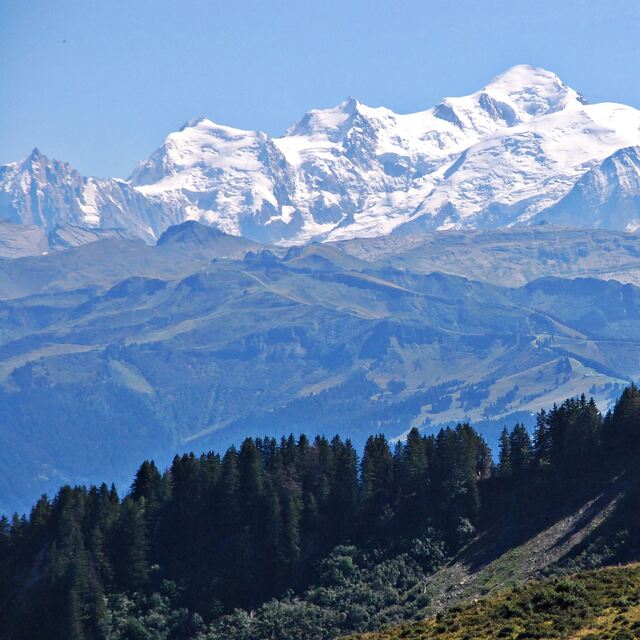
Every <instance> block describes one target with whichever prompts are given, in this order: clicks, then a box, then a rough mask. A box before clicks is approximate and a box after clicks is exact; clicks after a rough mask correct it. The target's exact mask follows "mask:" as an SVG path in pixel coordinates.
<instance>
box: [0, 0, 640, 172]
mask: <svg viewBox="0 0 640 640" xmlns="http://www.w3.org/2000/svg"><path fill="white" fill-rule="evenodd" d="M638 33H640V2H638V1H637V0H623V1H622V0H608V1H606V2H605V1H600V0H580V1H572V0H554V1H547V0H536V2H532V1H527V2H524V1H519V0H511V1H509V2H503V1H500V0H475V1H472V0H456V1H455V2H451V1H444V0H443V1H427V0H423V1H421V2H413V1H401V0H398V1H397V2H391V1H390V0H386V1H385V2H378V1H374V0H370V1H368V2H351V1H349V0H335V1H334V0H323V1H322V2H286V1H277V0H268V1H263V2H257V1H256V2H243V1H241V0H236V1H234V2H214V1H210V2H204V1H196V0H173V1H171V2H165V1H162V0H155V1H151V0H127V1H126V2H123V1H120V0H103V1H98V0H77V1H74V2H71V1H65V0H58V1H56V2H52V1H51V0H42V1H41V0H29V1H28V2H25V1H23V0H0V47H1V55H0V163H3V162H9V161H12V160H17V159H20V158H22V157H24V156H26V155H27V154H28V152H29V151H30V150H31V149H32V148H33V147H34V146H38V147H39V148H40V149H41V150H42V151H44V152H45V153H47V154H49V155H51V156H54V157H56V158H59V159H62V160H67V161H69V162H71V163H72V164H73V165H74V166H75V167H76V168H78V169H79V170H80V171H81V172H83V173H86V174H92V175H99V176H111V175H115V176H126V175H128V174H129V173H130V171H131V170H132V169H133V167H134V166H135V164H136V163H137V162H138V161H139V160H140V159H142V158H145V157H146V156H147V155H149V154H150V153H151V152H152V151H153V150H154V149H155V148H156V147H157V146H158V145H159V144H160V143H161V142H162V140H163V138H164V137H165V136H166V134H167V133H169V132H170V131H172V130H175V129H177V128H178V127H180V126H181V125H182V124H183V123H184V122H185V121H187V120H189V119H190V118H193V117H196V116H202V115H206V116H208V117H210V118H212V119H213V120H215V121H217V122H221V123H223V124H230V125H233V126H237V127H240V128H247V129H260V130H263V131H267V132H269V133H271V134H274V135H277V134H280V133H281V132H283V131H284V130H285V129H286V128H287V127H288V126H289V125H290V124H292V123H293V122H294V121H296V120H297V119H298V118H299V117H300V116H301V115H302V114H303V113H304V112H305V111H306V110H308V109H311V108H315V107H328V106H333V105H335V104H337V103H338V102H340V101H341V100H342V99H344V98H345V97H346V96H349V95H353V96H356V97H357V98H359V99H360V100H361V101H362V102H364V103H366V104H370V105H372V106H377V105H381V104H383V105H385V106H388V107H390V108H392V109H394V110H396V111H399V112H410V111H417V110H419V109H424V108H427V107H429V106H431V105H432V104H434V103H435V102H437V101H438V100H439V99H441V98H442V97H443V96H446V95H463V94H465V93H469V92H471V91H474V90H476V89H478V88H480V87H481V86H482V85H484V84H485V83H486V82H488V81H489V80H490V79H491V78H492V77H493V76H495V75H496V74H498V73H500V72H501V71H503V70H505V69H506V68H508V67H510V66H512V65H514V64H518V63H523V62H526V63H530V64H534V65H537V66H542V67H546V68H548V69H551V70H552V71H555V72H556V73H557V74H558V75H559V76H560V77H561V78H562V79H563V80H564V81H565V82H567V83H568V84H570V85H571V86H573V87H574V88H576V89H577V90H579V91H580V92H581V93H583V94H584V95H585V96H586V97H587V98H588V99H589V100H590V101H593V102H597V101H603V100H609V101H616V102H626V103H628V104H632V105H634V106H640V82H639V81H638V80H639V73H638V69H639V68H640V38H639V37H638Z"/></svg>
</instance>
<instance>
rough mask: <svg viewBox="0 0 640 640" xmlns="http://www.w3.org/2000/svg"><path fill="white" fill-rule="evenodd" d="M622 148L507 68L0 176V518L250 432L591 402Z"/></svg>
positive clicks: (616, 277)
mask: <svg viewBox="0 0 640 640" xmlns="http://www.w3.org/2000/svg"><path fill="white" fill-rule="evenodd" d="M636 145H640V111H638V110H636V109H634V108H632V107H628V106H624V105H617V104H609V103H607V104H595V105H590V104H588V103H587V102H586V101H585V100H584V99H583V98H582V97H581V96H580V95H579V94H578V93H577V92H576V91H574V90H573V89H571V88H569V87H567V86H566V85H565V84H564V83H562V81H560V80H559V79H558V78H557V76H555V75H554V74H552V73H550V72H548V71H545V70H542V69H536V68H533V67H529V66H518V67H514V68H512V69H510V70H509V71H507V72H506V73H504V74H502V75H501V76H498V77H497V78H496V79H495V80H493V81H492V82H491V83H490V84H488V85H487V86H486V87H484V88H483V89H482V90H480V91H478V92H477V93H474V94H472V95H470V96H466V97H462V98H447V99H445V100H443V101H442V102H441V103H440V104H438V105H437V106H435V107H434V108H432V109H429V110H427V111H423V112H420V113H416V114H408V115H399V114H395V113H393V112H391V111H389V110H388V109H385V108H370V107H366V106H364V105H362V104H361V103H359V102H358V101H357V100H354V99H349V100H347V101H345V102H343V103H342V104H340V105H339V106H338V107H336V108H334V109H325V110H315V111H311V112H309V113H308V114H306V115H305V116H304V117H303V118H302V119H301V120H300V121H299V122H298V123H296V124H295V125H293V126H292V127H291V128H290V129H289V130H288V131H287V133H286V134H285V135H284V136H282V137H280V138H271V137H269V136H268V135H266V134H264V133H258V132H248V131H241V130H238V129H232V128H229V127H224V126H220V125H216V124H214V123H213V122H211V121H210V120H207V119H200V120H194V121H192V122H189V123H187V125H185V126H184V127H183V128H182V129H181V130H180V131H178V132H175V133H172V134H170V135H169V136H168V137H167V139H166V140H165V142H164V143H163V144H162V146H161V147H160V148H159V149H158V150H157V151H155V152H154V153H153V154H152V155H151V156H150V157H149V159H148V160H146V161H144V162H142V163H140V165H139V166H138V167H137V168H136V169H135V170H134V172H133V173H132V175H131V176H130V178H129V179H128V180H120V179H98V178H87V177H84V176H81V175H80V174H79V173H78V172H76V171H75V170H74V169H73V168H72V167H70V166H69V165H68V164H66V163H64V162H59V161H56V160H51V159H50V158H48V157H46V156H45V155H43V154H41V153H40V152H39V151H37V150H34V152H33V153H32V154H31V155H30V156H29V157H28V158H27V159H26V160H24V161H22V162H19V163H14V164H10V165H6V166H4V167H0V220H1V221H0V319H1V320H0V406H1V407H2V409H1V410H0V512H1V511H7V510H10V509H13V508H23V507H25V506H26V505H28V504H30V503H31V502H32V501H33V499H34V498H35V497H36V496H37V495H38V494H39V493H40V492H42V491H52V490H54V489H55V488H56V487H57V486H58V485H59V484H60V483H61V482H66V481H69V482H84V481H87V482H89V481H97V480H102V479H104V478H113V479H114V480H118V481H121V480H123V479H126V478H128V477H129V474H130V473H131V471H132V470H133V469H134V467H135V466H136V465H137V464H139V462H140V460H141V459H144V458H148V457H156V458H157V459H158V461H159V463H161V464H164V463H166V462H167V461H168V460H169V459H170V456H171V455H172V454H173V453H174V452H176V451H183V450H187V449H189V450H191V449H196V450H204V449H208V448H211V447H213V448H216V449H219V448H221V447H223V446H227V445H229V444H231V443H234V442H238V441H239V440H240V439H241V438H242V437H244V436H245V435H262V434H270V435H277V434H281V433H288V432H290V431H294V432H296V431H302V430H304V431H307V432H310V433H316V432H317V433H327V434H331V433H334V432H340V433H342V434H344V435H347V436H350V437H352V438H353V439H354V441H355V442H356V443H357V444H361V443H362V442H363V440H364V438H365V437H366V436H367V435H369V434H370V433H374V432H379V431H383V432H385V433H387V434H388V435H390V436H399V435H401V434H402V433H404V432H406V431H407V429H409V428H410V427H411V426H418V427H420V428H422V429H426V430H429V429H433V428H436V426H437V425H440V424H446V423H451V422H455V421H458V420H464V419H468V420H472V421H473V422H474V423H475V424H476V425H477V426H478V427H479V428H480V429H481V430H482V431H483V433H484V434H485V435H486V436H487V438H488V439H489V440H490V442H492V443H494V442H495V437H496V434H497V433H498V430H499V429H500V428H501V427H502V425H503V424H504V423H505V422H508V423H513V421H515V420H523V421H525V422H527V423H530V422H531V421H532V419H533V414H534V412H535V411H537V410H538V409H539V408H541V407H544V406H548V405H550V404H552V403H553V402H555V401H560V400H562V399H564V398H566V397H567V396H571V395H573V394H577V393H581V392H587V393H590V394H592V395H594V396H595V398H596V400H597V401H598V403H599V405H600V407H601V408H603V409H605V408H606V407H607V406H608V404H609V402H610V401H611V399H612V398H614V397H616V396H617V394H618V393H619V391H620V389H621V387H622V386H623V385H625V384H626V383H628V382H629V381H630V380H633V379H637V378H638V376H639V374H640V365H639V364H638V363H639V362H640V338H638V336H639V335H640V289H639V288H637V287H638V286H639V285H640V259H639V257H640V236H639V235H637V234H636V233H634V232H635V231H636V229H637V228H638V226H639V224H640V223H639V221H640V214H639V213H638V202H639V197H640V173H639V171H640V159H639V157H638V146H636ZM201 223H202V224H201ZM320 241H321V242H320Z"/></svg>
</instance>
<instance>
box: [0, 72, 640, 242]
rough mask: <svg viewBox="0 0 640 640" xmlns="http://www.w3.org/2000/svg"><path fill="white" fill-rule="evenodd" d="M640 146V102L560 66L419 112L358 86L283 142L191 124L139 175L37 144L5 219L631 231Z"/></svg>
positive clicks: (314, 235) (317, 234)
mask: <svg viewBox="0 0 640 640" xmlns="http://www.w3.org/2000/svg"><path fill="white" fill-rule="evenodd" d="M638 147H640V111H638V110H637V109H635V108H633V107H630V106H626V105H621V104H614V103H601V104H588V103H587V102H586V101H585V99H584V98H583V97H582V96H581V95H580V94H579V93H578V92H577V91H575V90H574V89H572V88H571V87H568V86H567V85H565V84H564V83H563V82H562V81H561V80H560V79H559V78H558V76H556V75H555V74H554V73H551V72H550V71H546V70H544V69H540V68H536V67H532V66H528V65H518V66H515V67H513V68H511V69H509V70H508V71H506V72H505V73H503V74H501V75H499V76H497V77H496V78H494V79H493V80H492V81H491V82H490V83H489V84H488V85H486V86H485V87H484V88H482V89H481V90H480V91H477V92H476V93H473V94H471V95H468V96H463V97H457V98H445V99H444V100H442V101H441V102H440V103H439V104H437V105H436V106H434V107H432V108H431V109H427V110H426V111H420V112H418V113H411V114H398V113H394V112H393V111H391V110H389V109H387V108H384V107H376V108H374V107H368V106H366V105H364V104H362V103H361V102H359V101H358V100H356V99H355V98H348V99H347V100H345V101H344V102H342V103H340V104H339V105H337V106H336V107H334V108H330V109H315V110H312V111H309V112H308V113H306V114H305V115H304V116H303V117H302V118H301V119H300V120H299V121H298V122H297V123H295V124H294V125H293V126H292V127H290V128H289V129H288V131H287V132H286V133H285V135H283V136H281V137H276V138H272V137H270V136H269V135H268V134H266V133H262V132H257V131H244V130H241V129H235V128H232V127H229V126H223V125H220V124H216V123H214V122H212V121H211V120H209V119H207V118H201V119H197V120H192V121H189V122H188V123H187V124H185V125H184V126H183V127H182V129H180V130H179V131H176V132H174V133H171V134H169V135H168V136H167V138H166V139H165V141H164V142H163V144H162V145H161V146H160V148H159V149H157V150H156V151H155V152H153V153H152V154H151V156H150V157H149V158H148V159H147V160H145V161H143V162H141V163H140V164H139V165H138V167H137V168H136V169H135V170H134V171H133V173H132V174H131V176H130V177H129V179H128V180H115V179H114V180H98V179H94V178H85V177H82V176H80V175H79V174H78V173H77V172H75V171H74V170H73V169H72V168H71V167H69V165H67V164H65V163H61V162H57V161H53V160H50V159H48V158H46V157H45V156H43V155H42V154H40V153H39V152H38V153H37V155H36V156H34V154H35V152H34V154H32V156H30V157H29V158H28V159H27V160H26V161H24V162H22V163H13V164H10V165H6V166H4V167H0V218H8V219H10V220H12V221H14V222H24V223H31V224H37V225H40V226H42V227H44V228H46V229H47V230H49V229H50V228H54V227H57V226H61V225H62V226H64V225H66V224H73V225H82V226H88V227H97V228H113V227H122V228H125V229H127V231H129V232H132V233H134V234H136V235H138V236H139V237H142V238H144V239H145V240H147V241H152V240H154V239H157V238H158V237H159V236H160V234H161V233H162V232H163V231H164V230H165V229H166V228H167V227H168V226H169V225H171V224H175V223H179V222H183V221H185V220H198V221H200V222H202V223H205V224H208V225H212V226H215V227H217V228H220V229H221V230H222V231H225V232H227V233H231V234H235V235H243V236H246V237H248V238H251V239H254V240H259V241H268V242H273V243H281V244H292V243H300V242H307V241H311V240H337V239H344V238H352V237H356V236H377V235H385V234H389V233H413V232H420V231H427V230H435V229H465V228H486V227H505V226H510V225H515V224H529V223H534V222H537V221H540V220H546V221H549V222H558V223H562V224H566V225H571V226H603V227H609V228H614V229H626V230H635V229H637V228H638V227H640V222H639V221H640V180H639V177H638V166H639V165H638V162H637V158H638V155H637V154H638Z"/></svg>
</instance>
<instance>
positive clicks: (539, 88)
mask: <svg viewBox="0 0 640 640" xmlns="http://www.w3.org/2000/svg"><path fill="white" fill-rule="evenodd" d="M482 92H483V93H489V94H494V95H497V96H501V97H503V98H506V99H508V100H509V101H511V102H513V103H514V104H515V106H517V107H518V108H519V109H521V110H522V111H524V112H525V113H527V114H529V115H530V116H538V115H543V114H545V113H553V112H555V111H560V110H561V109H564V108H566V107H567V106H570V105H571V104H574V103H579V104H584V103H585V100H584V98H583V97H582V96H581V95H580V94H579V93H578V92H577V91H575V90H574V89H572V88H571V87H569V86H567V85H566V84H565V83H564V82H563V81H562V80H561V79H560V78H559V77H558V76H557V75H556V74H555V73H553V72H552V71H548V70H547V69H543V68H542V67H534V66H532V65H529V64H518V65H515V66H513V67H511V68H509V69H507V70H506V71H504V72H503V73H501V74H499V75H498V76H496V77H495V78H494V79H493V80H492V81H491V82H490V83H489V84H488V85H486V86H485V87H484V88H483V89H482Z"/></svg>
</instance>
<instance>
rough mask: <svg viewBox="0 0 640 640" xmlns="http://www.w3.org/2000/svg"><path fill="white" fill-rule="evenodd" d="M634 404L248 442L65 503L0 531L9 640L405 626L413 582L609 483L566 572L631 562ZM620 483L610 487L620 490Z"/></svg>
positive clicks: (414, 606)
mask: <svg viewBox="0 0 640 640" xmlns="http://www.w3.org/2000/svg"><path fill="white" fill-rule="evenodd" d="M639 449H640V391H639V390H638V389H637V388H636V387H635V386H633V385H632V386H630V387H629V388H627V389H626V390H625V391H624V392H623V393H622V395H621V397H620V398H619V400H618V401H617V403H616V405H615V406H614V408H613V409H612V410H611V411H610V412H608V413H607V414H606V415H604V416H603V415H601V414H600V413H599V411H598V409H597V407H596V405H595V403H594V402H593V401H592V400H591V401H589V400H587V399H586V398H585V397H584V396H582V397H580V398H577V399H569V400H566V401H565V402H564V403H563V404H561V405H560V406H554V407H553V408H552V409H551V410H550V411H548V412H545V411H542V412H541V413H540V414H538V416H537V425H536V428H535V431H534V432H533V433H532V434H529V433H528V432H527V430H526V429H525V428H524V427H523V426H522V425H515V426H514V427H513V428H512V429H511V430H507V429H505V430H504V431H503V433H502V436H501V438H500V445H499V451H498V452H496V455H495V457H492V453H491V451H490V450H489V448H488V446H487V444H486V442H485V441H484V440H483V438H482V437H481V436H480V435H479V433H477V432H476V431H475V430H474V429H473V427H472V426H470V425H468V424H461V425H458V426H457V427H455V428H446V429H442V430H440V431H439V432H438V433H437V434H433V435H423V434H421V433H420V432H419V431H418V430H416V429H413V430H411V431H409V433H408V434H407V436H406V438H405V439H404V440H402V441H399V442H397V443H392V442H389V441H388V440H387V439H386V438H385V437H384V436H383V435H377V436H372V437H370V438H369V439H368V441H367V442H366V445H365V447H364V449H363V451H362V452H358V451H356V449H355V448H354V447H353V446H352V444H351V443H350V441H349V440H343V439H341V438H340V437H338V436H335V437H333V438H331V439H328V438H326V437H324V436H317V437H314V438H309V437H306V436H300V437H298V438H294V437H293V436H290V437H288V438H283V439H281V440H279V441H277V440H275V439H272V438H263V439H259V438H258V439H246V440H245V441H244V442H242V444H241V445H240V446H239V448H237V449H236V448H233V447H232V448H230V449H228V450H227V451H226V453H224V455H219V454H218V453H208V454H203V455H201V456H195V455H193V454H188V455H183V456H176V457H175V459H174V460H173V462H172V464H171V466H170V467H169V468H168V469H166V470H161V469H158V468H157V467H156V465H155V464H154V463H153V462H151V461H145V462H143V463H142V465H141V466H140V467H139V469H138V471H137V473H136V475H135V478H134V480H133V483H132V485H131V489H130V491H129V492H128V493H127V495H124V496H121V495H118V493H117V491H116V489H115V488H114V487H113V486H111V487H109V486H107V485H106V484H103V485H101V486H91V487H70V486H65V487H62V488H61V489H60V491H59V492H58V494H57V495H56V496H55V497H54V498H53V499H50V498H48V497H46V496H43V497H42V498H41V499H40V500H39V501H38V502H37V503H36V504H35V505H34V507H33V509H32V510H31V512H30V514H29V515H28V516H24V517H19V516H18V515H16V516H14V517H13V518H12V519H8V518H2V520H0V629H2V632H1V635H2V637H3V638H6V640H17V639H24V638H29V639H31V640H53V639H61V638H69V639H72V640H89V639H91V640H94V639H96V640H97V639H104V640H115V639H128V640H140V639H158V640H160V639H166V640H169V639H171V640H173V639H175V640H186V639H191V638H199V639H202V640H205V639H206V640H218V639H222V638H228V639H231V640H239V639H242V640H249V639H258V638H270V639H283V640H284V639H285V638H296V639H303V640H304V639H308V640H312V639H321V638H331V637H336V636H338V635H341V634H344V633H347V632H349V631H354V630H355V631H362V630H368V629H374V628H377V627H380V626H382V625H384V624H385V623H388V622H394V621H398V620H402V619H404V618H409V617H412V616H415V615H418V614H419V613H420V612H421V611H422V610H424V608H425V607H427V606H428V604H429V596H428V594H425V592H424V589H423V588H422V584H423V581H424V578H425V576H428V575H429V574H430V573H432V572H433V571H435V570H436V569H438V567H440V566H441V565H442V564H443V563H444V562H446V560H447V558H450V557H452V556H453V555H454V554H456V553H457V552H458V551H459V550H460V549H461V548H463V547H464V546H465V545H466V544H468V543H469V542H470V541H471V540H473V539H474V538H475V537H476V536H477V535H479V534H480V533H482V532H491V531H495V530H496V529H499V528H500V527H507V526H510V527H513V526H514V525H515V526H516V528H517V527H518V526H521V528H526V527H527V526H529V523H531V522H535V521H536V519H537V518H539V517H540V516H541V515H543V514H547V515H548V514H550V513H555V512H561V511H562V510H563V509H565V508H569V507H570V506H571V505H572V504H573V503H574V502H575V501H576V500H579V499H580V498H581V497H583V496H588V495H591V494H593V493H594V492H597V491H599V490H600V489H601V488H603V487H606V486H608V485H609V484H610V483H611V482H612V481H614V480H615V481H616V482H623V483H624V486H625V496H624V499H623V501H622V503H621V505H620V508H619V510H618V512H617V516H616V515H615V514H614V517H613V518H612V519H611V521H610V524H609V529H608V530H604V531H602V532H600V535H599V537H598V538H597V540H595V541H591V544H590V546H589V547H585V548H584V549H582V554H581V556H580V558H578V559H577V560H576V561H577V562H582V563H583V564H589V563H590V564H591V565H593V564H607V563H615V562H618V561H626V560H629V559H635V558H639V557H640V544H639V541H640V509H638V508H637V507H638V506H639V505H640V497H639V496H640V483H639V480H640V474H639V470H638V466H637V464H638V463H637V460H638V453H639ZM621 478H622V480H620V479H621Z"/></svg>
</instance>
